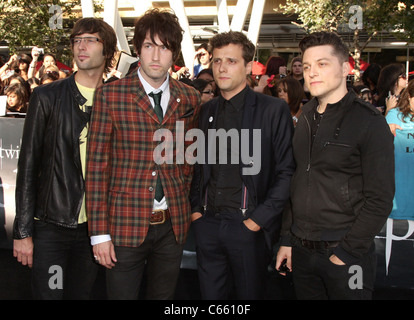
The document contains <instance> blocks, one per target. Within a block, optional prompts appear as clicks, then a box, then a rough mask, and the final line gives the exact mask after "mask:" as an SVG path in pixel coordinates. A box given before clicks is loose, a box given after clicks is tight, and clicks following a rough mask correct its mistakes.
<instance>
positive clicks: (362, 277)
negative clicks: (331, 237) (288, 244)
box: [292, 243, 376, 300]
mask: <svg viewBox="0 0 414 320" xmlns="http://www.w3.org/2000/svg"><path fill="white" fill-rule="evenodd" d="M332 251H333V248H328V249H309V248H306V247H303V246H301V245H300V244H299V243H297V244H295V245H294V246H293V248H292V277H293V284H294V287H295V292H296V296H297V298H298V299H303V300H311V299H318V300H325V299H333V300H362V299H364V300H365V299H371V298H372V292H373V290H374V282H375V270H376V255H375V246H374V245H373V246H372V248H371V249H370V251H369V253H367V254H366V255H364V256H363V257H362V258H361V260H360V261H358V262H356V263H354V264H353V265H352V266H351V265H335V264H333V263H332V262H331V261H330V260H329V257H330V256H331V255H332Z"/></svg>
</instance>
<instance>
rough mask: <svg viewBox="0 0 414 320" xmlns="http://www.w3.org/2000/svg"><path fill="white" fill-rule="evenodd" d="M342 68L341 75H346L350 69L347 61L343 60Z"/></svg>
mask: <svg viewBox="0 0 414 320" xmlns="http://www.w3.org/2000/svg"><path fill="white" fill-rule="evenodd" d="M342 70H343V75H344V76H345V77H346V76H347V75H348V74H349V72H350V71H351V66H350V64H349V61H345V62H344V63H343V64H342Z"/></svg>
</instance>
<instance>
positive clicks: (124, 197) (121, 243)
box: [86, 9, 200, 299]
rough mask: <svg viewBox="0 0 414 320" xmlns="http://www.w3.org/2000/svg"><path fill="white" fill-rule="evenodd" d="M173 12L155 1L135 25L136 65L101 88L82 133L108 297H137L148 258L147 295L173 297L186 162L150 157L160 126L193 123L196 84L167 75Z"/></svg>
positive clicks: (185, 212)
mask: <svg viewBox="0 0 414 320" xmlns="http://www.w3.org/2000/svg"><path fill="white" fill-rule="evenodd" d="M181 40H182V29H181V27H180V24H179V22H178V18H177V17H176V16H175V15H173V14H171V13H169V12H167V11H159V10H157V9H154V10H151V11H148V12H147V13H146V14H144V15H143V16H142V17H141V18H140V19H139V20H138V21H137V23H136V25H135V35H134V40H133V41H134V45H135V48H136V50H137V52H138V55H139V58H140V67H139V68H138V70H135V71H133V72H131V73H130V74H129V75H127V76H126V77H125V78H123V79H121V80H118V81H115V82H112V83H109V84H107V85H105V86H103V87H102V88H100V89H99V90H98V91H97V93H96V96H95V99H96V100H95V105H94V112H93V115H92V119H91V128H90V131H89V132H90V135H89V137H88V163H87V178H86V179H87V186H86V199H87V209H88V215H89V221H90V224H89V231H90V235H91V239H92V245H93V251H94V255H95V259H96V260H97V261H98V262H99V263H100V264H101V265H103V266H105V267H106V268H107V290H108V298H109V299H136V298H137V297H138V293H139V289H140V284H141V279H142V275H143V272H144V267H145V265H146V266H147V274H148V280H147V294H146V298H148V299H172V298H173V297H174V291H175V286H176V282H177V278H178V275H179V270H180V263H181V256H182V244H183V243H184V241H185V239H186V236H187V232H188V229H189V226H190V213H191V209H190V203H189V200H188V195H189V190H190V184H191V179H192V170H193V168H192V166H191V165H189V164H188V163H186V162H184V163H183V164H180V162H179V161H173V163H162V164H160V163H156V161H154V151H155V149H156V147H157V145H158V143H159V142H158V141H154V140H156V139H154V133H155V132H156V131H157V130H158V129H166V130H168V131H169V132H172V135H173V137H174V141H176V138H177V134H178V132H176V124H177V122H179V123H180V125H183V126H184V132H186V131H188V130H189V129H191V128H193V127H195V126H196V124H197V121H198V113H199V109H200V96H199V94H198V92H197V91H196V90H195V89H194V88H191V87H188V86H186V85H184V84H182V83H181V82H178V81H176V80H174V79H172V78H170V77H169V75H168V69H169V68H170V67H171V66H172V65H173V63H174V61H175V60H176V59H177V57H178V55H179V53H180V44H181Z"/></svg>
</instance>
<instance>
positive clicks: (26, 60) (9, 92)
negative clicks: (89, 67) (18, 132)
mask: <svg viewBox="0 0 414 320" xmlns="http://www.w3.org/2000/svg"><path fill="white" fill-rule="evenodd" d="M40 56H42V61H40V62H39V63H38V60H39V57H40ZM70 74H71V71H70V69H59V68H58V67H57V61H56V58H55V57H54V56H53V55H52V54H50V53H46V54H40V50H39V48H37V47H33V49H32V51H31V55H28V54H26V53H21V54H13V55H11V56H10V58H9V60H8V61H7V62H5V63H4V62H3V61H2V58H1V57H0V95H6V96H7V105H6V116H9V117H24V116H25V114H26V112H27V107H28V104H29V99H30V95H31V93H32V92H33V90H34V88H36V87H38V86H39V85H44V84H48V83H51V82H53V81H56V80H59V79H63V78H66V77H67V76H68V75H70Z"/></svg>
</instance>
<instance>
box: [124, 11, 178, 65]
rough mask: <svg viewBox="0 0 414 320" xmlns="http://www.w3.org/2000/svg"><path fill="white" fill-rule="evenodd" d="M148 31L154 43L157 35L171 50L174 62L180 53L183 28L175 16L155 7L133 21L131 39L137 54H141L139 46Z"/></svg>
mask: <svg viewBox="0 0 414 320" xmlns="http://www.w3.org/2000/svg"><path fill="white" fill-rule="evenodd" d="M148 32H149V36H150V38H151V40H152V41H153V42H154V43H155V40H154V37H155V35H157V36H158V37H159V38H160V41H161V42H162V44H163V45H164V46H165V47H166V48H167V49H168V50H171V52H172V54H173V62H175V61H176V60H177V59H178V57H179V55H180V52H181V41H182V39H183V29H182V28H181V26H180V23H179V21H178V18H177V16H176V15H175V14H174V13H172V12H170V11H169V10H163V11H161V10H159V9H157V8H155V9H151V10H148V11H147V12H145V14H144V15H143V16H141V17H140V18H138V20H137V21H136V22H135V31H134V38H133V40H132V42H133V44H134V46H135V50H136V51H137V52H138V55H139V54H141V47H142V44H143V43H144V41H145V37H146V35H147V33H148Z"/></svg>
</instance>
